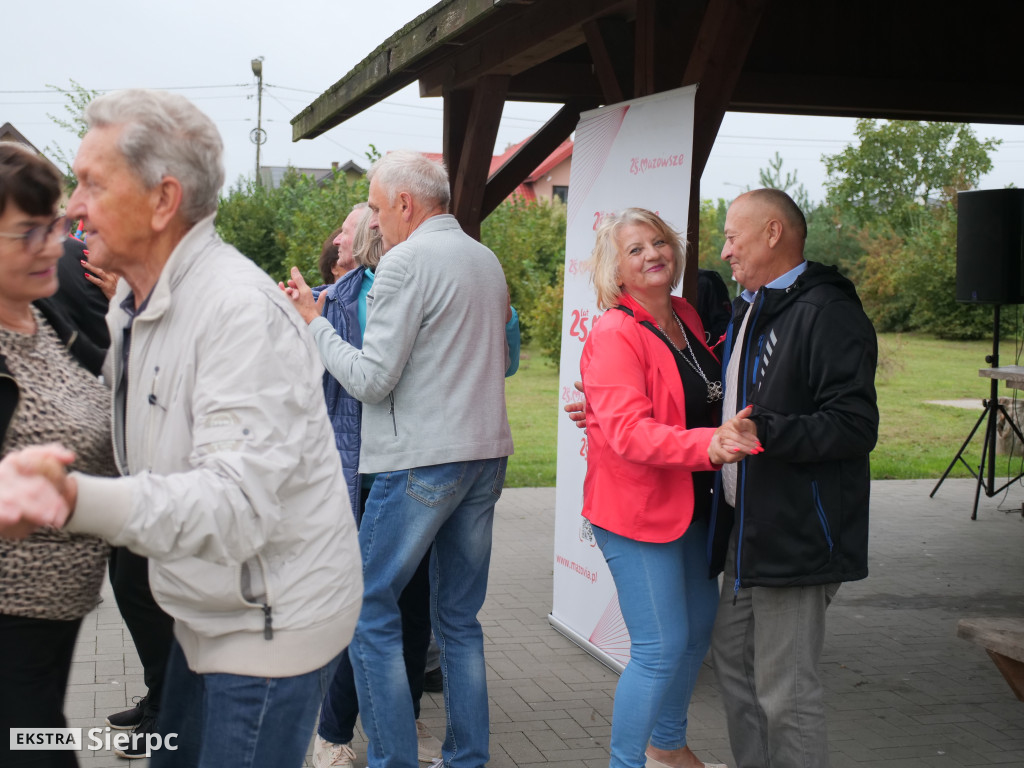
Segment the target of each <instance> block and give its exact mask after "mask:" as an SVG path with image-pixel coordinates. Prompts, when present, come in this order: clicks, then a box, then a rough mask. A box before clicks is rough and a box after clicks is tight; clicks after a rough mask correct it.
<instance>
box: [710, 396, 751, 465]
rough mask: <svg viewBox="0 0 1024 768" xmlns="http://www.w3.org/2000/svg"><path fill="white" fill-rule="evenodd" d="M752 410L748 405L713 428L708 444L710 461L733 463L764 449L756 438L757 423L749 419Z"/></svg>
mask: <svg viewBox="0 0 1024 768" xmlns="http://www.w3.org/2000/svg"><path fill="white" fill-rule="evenodd" d="M753 410H754V406H752V405H748V406H747V407H746V408H744V409H743V410H742V411H740V412H739V413H737V414H736V415H735V416H733V417H732V418H731V419H729V420H728V421H727V422H725V423H724V424H722V426H720V427H719V428H718V429H716V430H715V434H714V435H712V437H711V443H710V444H709V445H708V456H709V457H710V458H711V461H712V463H714V464H733V463H735V462H737V461H742V460H743V459H745V458H746V457H747V456H752V455H754V454H758V453H762V452H763V451H764V448H763V447H762V446H761V441H760V440H758V439H757V424H755V423H754V422H753V421H751V420H750V414H751V413H752V412H753Z"/></svg>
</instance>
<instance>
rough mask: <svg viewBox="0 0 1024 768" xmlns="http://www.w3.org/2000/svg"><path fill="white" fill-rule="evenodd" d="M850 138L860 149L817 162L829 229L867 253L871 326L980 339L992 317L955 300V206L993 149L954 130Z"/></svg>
mask: <svg viewBox="0 0 1024 768" xmlns="http://www.w3.org/2000/svg"><path fill="white" fill-rule="evenodd" d="M856 133H857V137H858V139H859V144H856V145H851V146H849V147H847V148H846V149H845V150H843V151H842V152H840V153H839V154H836V155H832V156H831V157H824V158H823V160H824V162H825V166H826V168H827V169H828V174H829V176H828V180H827V181H826V183H825V186H826V189H827V193H828V202H829V204H830V206H831V208H832V211H833V217H834V221H836V222H837V224H838V225H840V228H841V230H842V231H844V232H850V231H852V232H853V233H854V234H855V237H856V241H857V242H858V243H859V245H860V248H861V249H862V250H863V251H864V253H865V256H864V257H863V258H862V259H861V260H860V261H859V263H858V264H857V265H856V271H857V272H858V274H859V279H858V287H859V290H860V293H861V297H862V299H863V301H864V308H865V310H866V311H867V313H868V316H869V317H870V318H871V320H872V321H873V322H874V323H875V327H876V328H877V329H878V330H879V331H904V330H921V331H927V332H930V333H934V334H935V335H937V336H939V337H941V338H957V339H970V338H982V337H984V336H986V335H987V333H988V332H989V330H990V327H989V318H988V316H989V313H988V312H987V311H984V310H981V309H979V308H978V307H973V306H965V305H962V304H958V303H957V302H956V300H955V283H956V263H955V255H956V212H955V203H956V192H958V191H962V190H967V189H970V188H972V187H973V186H975V185H976V184H977V183H978V180H979V179H980V178H981V176H982V175H983V174H984V173H986V172H987V171H988V170H990V169H991V167H992V161H991V159H990V158H989V153H990V152H991V151H992V150H993V149H995V147H996V146H998V144H999V142H998V141H995V140H991V139H989V140H985V141H979V140H978V139H977V137H976V136H975V135H974V132H973V130H972V129H971V127H970V126H968V125H961V124H954V123H916V122H904V121H892V122H888V123H879V122H877V121H875V120H859V121H858V122H857V129H856Z"/></svg>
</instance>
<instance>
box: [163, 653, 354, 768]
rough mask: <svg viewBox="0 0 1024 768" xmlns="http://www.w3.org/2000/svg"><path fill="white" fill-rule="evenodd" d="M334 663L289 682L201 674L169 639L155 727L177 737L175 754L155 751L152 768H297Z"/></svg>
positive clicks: (307, 744)
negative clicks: (169, 647) (160, 700)
mask: <svg viewBox="0 0 1024 768" xmlns="http://www.w3.org/2000/svg"><path fill="white" fill-rule="evenodd" d="M337 664H338V657H337V656H335V657H334V659H332V660H331V662H330V663H328V664H327V665H326V666H324V667H321V668H320V669H316V670H314V671H312V672H308V673H306V674H304V675H296V676H294V677H249V676H247V675H227V674H202V675H200V674H196V673H195V672H193V671H192V670H190V669H189V668H188V662H187V661H186V660H185V655H184V654H183V653H182V651H181V646H180V645H178V641H177V640H175V641H174V644H173V645H172V646H171V655H170V658H169V659H168V661H167V672H166V678H165V680H164V693H163V700H162V704H161V707H160V714H159V715H158V716H157V728H158V730H159V732H160V733H161V734H162V735H164V736H166V735H167V734H170V733H176V734H178V736H177V739H176V746H177V749H175V750H169V749H160V750H157V751H154V752H153V754H152V757H151V758H150V766H151V768H178V767H179V766H189V768H225V766H231V767H232V768H300V766H301V765H302V763H303V761H304V760H305V758H306V749H307V747H309V740H310V738H312V735H313V726H314V725H315V724H316V713H317V709H318V708H319V707H320V702H321V700H322V699H323V697H324V694H325V693H326V692H327V686H328V684H329V683H330V681H331V677H333V675H334V668H335V667H336V666H337Z"/></svg>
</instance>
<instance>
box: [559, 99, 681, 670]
mask: <svg viewBox="0 0 1024 768" xmlns="http://www.w3.org/2000/svg"><path fill="white" fill-rule="evenodd" d="M695 91H696V86H689V87H686V88H679V89H677V90H673V91H666V92H663V93H658V94H655V95H653V96H646V97H644V98H641V99H634V100H633V101H626V102H622V103H621V104H613V105H611V106H607V107H603V108H601V109H596V110H593V111H591V112H586V113H584V114H582V115H581V116H580V122H579V125H578V126H577V127H576V137H575V142H574V145H573V156H572V171H571V175H570V180H569V202H568V223H567V227H566V237H565V295H564V299H563V304H562V356H561V362H560V365H559V418H558V481H557V487H556V489H555V551H554V594H553V598H552V609H551V614H550V616H549V617H548V619H549V621H550V622H551V624H552V625H553V626H554V627H555V628H556V629H557V630H558V631H560V632H562V633H563V634H565V635H566V636H567V637H569V638H571V639H572V640H573V641H574V642H576V643H578V644H579V645H580V646H582V647H583V648H585V649H586V650H587V651H589V652H590V653H592V654H594V656H596V657H597V658H598V659H600V660H601V661H603V662H604V663H606V664H608V665H609V666H611V667H613V668H616V669H621V668H622V667H623V666H624V665H625V663H626V662H627V661H628V660H629V634H628V632H627V631H626V627H625V624H624V623H623V621H622V615H621V613H620V612H619V602H618V597H617V595H616V593H615V585H614V584H613V583H612V577H611V574H610V573H609V571H608V567H607V566H606V565H605V562H604V558H603V557H602V555H601V550H600V549H599V548H598V547H597V544H596V543H595V541H594V536H593V533H592V531H591V529H590V523H589V522H588V521H587V520H586V519H585V518H584V517H583V516H582V515H581V514H580V512H581V510H582V508H583V477H584V475H585V474H586V469H587V465H586V457H587V436H586V433H584V432H583V430H581V429H578V428H577V427H576V426H575V424H573V423H572V422H571V421H570V420H569V418H568V417H567V416H566V415H565V414H564V413H563V412H562V411H561V406H563V405H565V404H566V403H569V402H571V401H574V400H579V399H580V398H581V395H580V393H579V392H577V391H576V389H575V388H574V387H573V383H574V382H576V381H579V378H580V354H581V352H582V350H583V343H584V342H585V341H586V340H587V335H588V334H589V332H590V328H591V327H592V326H593V323H594V321H595V320H596V319H597V316H598V311H597V306H596V304H595V303H594V291H593V288H592V286H591V285H590V279H589V274H588V272H587V270H586V269H585V267H584V264H585V262H586V261H587V259H589V258H590V252H591V250H592V249H593V247H594V233H595V231H596V230H597V226H598V224H599V223H600V221H601V217H602V215H603V214H605V213H608V212H612V211H619V210H621V209H623V208H628V207H633V206H635V207H640V208H648V209H650V210H652V211H656V212H657V213H658V214H659V215H660V216H661V217H662V218H663V219H664V220H665V221H666V222H668V224H669V225H670V226H671V227H672V228H673V229H675V230H676V231H677V232H680V233H682V234H683V239H685V233H686V225H687V222H686V217H687V213H688V210H689V199H690V166H691V158H690V154H691V152H692V149H693V102H694V93H695ZM694 258H696V256H694Z"/></svg>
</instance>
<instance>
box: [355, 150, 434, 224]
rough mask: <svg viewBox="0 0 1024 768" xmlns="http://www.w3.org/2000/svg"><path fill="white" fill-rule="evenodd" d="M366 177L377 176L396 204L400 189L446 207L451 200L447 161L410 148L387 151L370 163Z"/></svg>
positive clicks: (379, 182) (392, 201)
mask: <svg viewBox="0 0 1024 768" xmlns="http://www.w3.org/2000/svg"><path fill="white" fill-rule="evenodd" d="M366 178H367V180H369V181H371V182H372V181H373V180H374V179H376V180H377V184H378V185H379V186H380V187H381V189H382V190H383V192H384V194H385V195H386V196H387V198H388V203H389V204H393V203H394V202H395V198H396V197H398V195H399V193H401V192H408V193H409V194H410V195H412V197H413V199H415V200H418V201H419V202H420V203H422V204H425V205H428V206H431V207H433V206H438V207H440V208H442V209H443V210H445V211H447V210H448V205H449V204H450V203H451V200H452V192H451V187H449V185H448V170H447V169H446V168H445V167H444V163H442V162H438V161H437V160H431V159H430V158H429V157H427V156H426V155H423V154H421V153H419V152H412V151H411V150H407V149H399V150H396V151H394V152H388V153H387V154H386V155H384V157H382V158H381V159H380V160H378V161H377V162H375V163H374V164H373V165H371V166H370V170H369V171H367V173H366Z"/></svg>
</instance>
